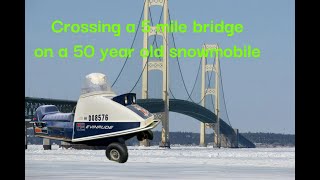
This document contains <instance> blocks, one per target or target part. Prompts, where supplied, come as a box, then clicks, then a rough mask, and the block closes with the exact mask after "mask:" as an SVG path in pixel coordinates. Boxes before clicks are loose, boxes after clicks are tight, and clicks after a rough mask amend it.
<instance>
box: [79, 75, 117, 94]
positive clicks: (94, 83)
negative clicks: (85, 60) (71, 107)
mask: <svg viewBox="0 0 320 180" xmlns="http://www.w3.org/2000/svg"><path fill="white" fill-rule="evenodd" d="M99 91H100V92H101V91H103V92H107V93H114V92H113V91H112V89H111V86H110V84H109V83H108V80H107V76H106V75H104V74H101V73H91V74H89V75H87V76H86V78H85V81H84V84H83V86H82V89H81V94H87V93H91V92H99Z"/></svg>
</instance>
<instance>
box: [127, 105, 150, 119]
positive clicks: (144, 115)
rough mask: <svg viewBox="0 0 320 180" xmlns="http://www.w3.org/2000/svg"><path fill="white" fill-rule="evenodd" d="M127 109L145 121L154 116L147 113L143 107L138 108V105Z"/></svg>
mask: <svg viewBox="0 0 320 180" xmlns="http://www.w3.org/2000/svg"><path fill="white" fill-rule="evenodd" d="M126 107H127V108H129V109H130V110H131V111H133V112H135V113H137V114H138V115H139V116H140V117H142V118H143V119H148V118H149V117H151V116H152V114H151V113H150V112H149V111H147V110H146V109H144V108H143V107H141V106H138V105H137V104H133V105H129V106H126Z"/></svg>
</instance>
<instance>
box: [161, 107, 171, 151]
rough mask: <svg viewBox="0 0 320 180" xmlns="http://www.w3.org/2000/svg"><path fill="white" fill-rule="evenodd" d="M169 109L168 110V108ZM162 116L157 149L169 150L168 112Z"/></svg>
mask: <svg viewBox="0 0 320 180" xmlns="http://www.w3.org/2000/svg"><path fill="white" fill-rule="evenodd" d="M168 109H169V108H168ZM166 111H167V112H165V113H164V115H163V116H162V118H161V120H162V132H161V142H160V144H159V147H163V148H170V140H169V111H168V110H167V109H166Z"/></svg>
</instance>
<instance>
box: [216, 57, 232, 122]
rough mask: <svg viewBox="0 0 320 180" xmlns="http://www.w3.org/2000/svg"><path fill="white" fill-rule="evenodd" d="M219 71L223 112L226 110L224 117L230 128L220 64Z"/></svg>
mask: <svg viewBox="0 0 320 180" xmlns="http://www.w3.org/2000/svg"><path fill="white" fill-rule="evenodd" d="M219 69H220V73H219V76H220V82H221V90H222V99H223V104H224V108H225V110H226V115H227V120H228V123H229V125H230V127H232V125H231V122H230V120H229V114H228V109H227V104H226V100H225V97H224V90H223V81H222V73H221V67H220V63H219Z"/></svg>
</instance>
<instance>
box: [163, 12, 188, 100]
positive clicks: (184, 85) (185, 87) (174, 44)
mask: <svg viewBox="0 0 320 180" xmlns="http://www.w3.org/2000/svg"><path fill="white" fill-rule="evenodd" d="M168 14H169V21H170V23H171V15H170V10H169V8H168ZM171 36H172V40H173V46H174V48H175V49H177V47H176V42H175V40H174V35H173V32H171ZM176 60H177V62H178V67H179V72H180V76H181V79H182V83H183V87H184V89H185V91H186V93H187V95H188V99H187V100H189V99H190V100H191V101H192V102H194V101H193V99H192V98H191V95H190V93H189V91H188V89H187V86H186V83H185V81H184V78H183V74H182V70H181V66H180V62H179V58H178V56H177V57H176Z"/></svg>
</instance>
